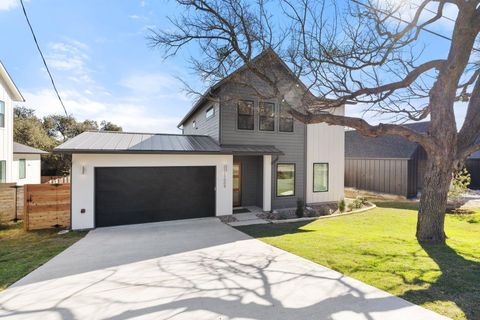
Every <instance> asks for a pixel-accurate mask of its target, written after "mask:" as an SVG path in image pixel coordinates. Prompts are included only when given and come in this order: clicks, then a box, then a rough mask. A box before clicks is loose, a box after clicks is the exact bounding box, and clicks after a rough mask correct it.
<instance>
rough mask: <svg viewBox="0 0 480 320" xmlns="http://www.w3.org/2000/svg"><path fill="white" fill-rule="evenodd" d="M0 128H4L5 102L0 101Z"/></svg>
mask: <svg viewBox="0 0 480 320" xmlns="http://www.w3.org/2000/svg"><path fill="white" fill-rule="evenodd" d="M0 128H5V102H3V101H0Z"/></svg>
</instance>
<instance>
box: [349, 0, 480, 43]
mask: <svg viewBox="0 0 480 320" xmlns="http://www.w3.org/2000/svg"><path fill="white" fill-rule="evenodd" d="M352 2H355V3H356V4H359V5H361V6H363V7H365V8H367V9H370V10H374V11H377V12H380V13H381V14H384V15H387V16H390V17H391V18H393V19H395V20H397V21H400V22H403V23H406V24H412V22H410V21H407V20H404V19H402V18H399V17H397V16H395V15H393V14H389V13H387V12H385V11H383V10H380V9H378V8H374V7H372V6H369V5H366V4H365V3H362V2H360V1H358V0H352ZM417 8H418V7H417ZM442 17H444V16H443V15H442ZM444 18H447V17H444ZM447 19H449V20H452V21H454V20H453V19H451V18H447ZM414 26H415V27H417V28H418V27H419V26H418V25H417V24H414ZM421 30H423V31H425V32H428V33H430V34H433V35H435V36H437V37H440V38H442V39H445V40H448V41H452V38H450V37H447V36H445V35H443V34H441V33H438V32H435V31H432V30H430V29H427V28H425V27H423V28H422V29H421ZM472 50H473V51H477V52H480V49H477V48H472Z"/></svg>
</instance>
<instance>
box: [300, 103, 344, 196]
mask: <svg viewBox="0 0 480 320" xmlns="http://www.w3.org/2000/svg"><path fill="white" fill-rule="evenodd" d="M344 110H345V109H344V107H341V108H337V109H336V110H335V111H334V112H333V113H334V114H338V115H343V114H344ZM306 152H307V161H306V163H307V168H306V169H307V170H306V171H307V179H306V202H307V203H321V202H337V201H339V200H341V199H343V197H344V170H345V169H344V167H345V128H344V127H342V126H330V125H328V124H326V123H316V124H309V125H307V145H306ZM314 163H328V168H329V170H328V174H329V176H328V191H326V192H313V165H314Z"/></svg>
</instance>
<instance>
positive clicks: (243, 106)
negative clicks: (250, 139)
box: [237, 100, 254, 130]
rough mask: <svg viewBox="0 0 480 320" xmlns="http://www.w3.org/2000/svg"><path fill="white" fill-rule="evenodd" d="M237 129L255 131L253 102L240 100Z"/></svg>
mask: <svg viewBox="0 0 480 320" xmlns="http://www.w3.org/2000/svg"><path fill="white" fill-rule="evenodd" d="M237 112H238V115H237V118H238V119H237V127H238V129H240V130H253V126H254V120H253V101H249V100H240V101H239V102H238V110H237Z"/></svg>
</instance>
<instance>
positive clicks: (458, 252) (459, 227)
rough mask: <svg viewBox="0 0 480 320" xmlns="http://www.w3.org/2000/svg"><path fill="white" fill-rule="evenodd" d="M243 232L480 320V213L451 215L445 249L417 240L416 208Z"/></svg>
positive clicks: (393, 206)
mask: <svg viewBox="0 0 480 320" xmlns="http://www.w3.org/2000/svg"><path fill="white" fill-rule="evenodd" d="M377 206H378V208H376V209H373V210H370V211H367V212H364V213H358V214H353V215H346V216H343V217H342V216H341V217H336V218H328V219H320V220H316V221H315V222H311V223H308V222H303V223H284V224H267V225H256V226H247V227H240V228H238V229H239V230H241V231H243V232H245V233H247V234H249V235H251V236H253V237H256V238H259V239H260V240H262V241H265V242H267V243H269V244H271V245H274V246H276V247H278V248H281V249H284V250H286V251H289V252H291V253H294V254H296V255H299V256H302V257H304V258H307V259H309V260H312V261H314V262H316V263H319V264H321V265H324V266H327V267H329V268H332V269H334V270H337V271H339V272H341V273H344V274H346V275H349V276H351V277H353V278H356V279H359V280H361V281H363V282H366V283H368V284H370V285H373V286H375V287H377V288H380V289H383V290H385V291H388V292H390V293H392V294H394V295H397V296H399V297H401V298H404V299H406V300H408V301H411V302H413V303H416V304H418V305H421V306H423V307H425V308H428V309H431V310H433V311H435V312H438V313H440V314H443V315H446V316H448V317H451V318H454V319H480V303H479V301H480V211H479V212H477V213H475V214H473V215H455V216H454V215H447V218H446V233H447V235H448V237H449V239H448V241H447V245H446V246H440V245H420V244H419V243H418V242H417V241H416V239H415V224H416V219H417V214H416V211H415V205H412V204H411V203H409V204H404V203H399V202H381V203H377Z"/></svg>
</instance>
